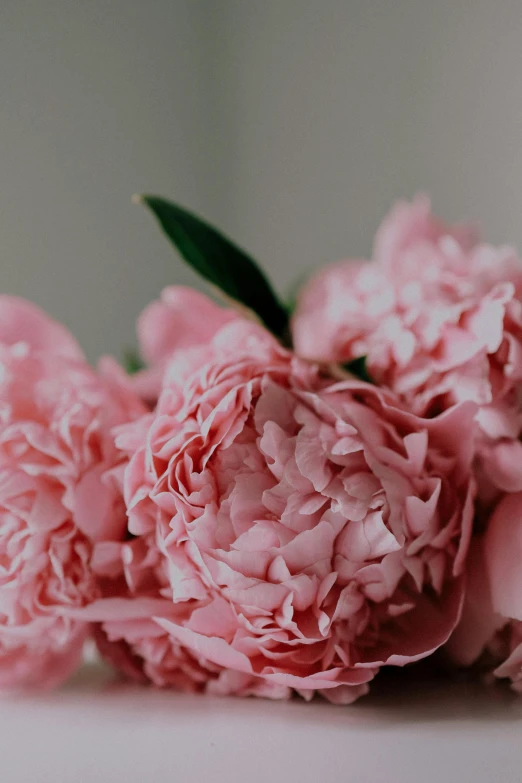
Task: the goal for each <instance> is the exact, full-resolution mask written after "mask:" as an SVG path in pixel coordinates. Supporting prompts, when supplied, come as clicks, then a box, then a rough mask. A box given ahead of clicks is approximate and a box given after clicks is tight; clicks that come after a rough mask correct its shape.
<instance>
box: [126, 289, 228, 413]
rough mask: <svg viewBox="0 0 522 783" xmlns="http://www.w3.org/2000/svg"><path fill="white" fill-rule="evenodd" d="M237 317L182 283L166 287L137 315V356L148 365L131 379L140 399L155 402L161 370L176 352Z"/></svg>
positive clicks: (209, 337) (204, 339) (199, 342)
mask: <svg viewBox="0 0 522 783" xmlns="http://www.w3.org/2000/svg"><path fill="white" fill-rule="evenodd" d="M237 317H238V316H237V314H236V313H235V312H234V311H232V310H227V309H224V308H222V307H218V305H216V304H214V302H212V301H211V300H210V299H209V298H208V297H206V296H204V295H203V294H200V293H199V292H198V291H194V290H193V289H192V288H186V287H185V286H169V287H168V288H165V289H164V290H163V291H162V293H161V298H160V299H158V300H156V301H154V302H151V303H150V304H149V305H148V306H147V307H146V308H145V310H143V312H142V313H141V315H140V316H139V318H138V326H137V331H138V344H139V349H140V355H141V357H142V358H143V360H144V362H145V363H146V365H147V368H146V369H145V370H141V371H140V372H138V373H137V374H136V375H135V376H134V377H133V379H132V381H133V385H134V387H135V389H136V391H137V392H138V393H139V394H140V395H141V396H142V397H143V399H145V400H147V401H149V402H151V403H152V404H154V405H155V404H156V401H157V399H158V396H159V393H160V389H161V382H162V377H163V373H164V371H165V367H166V366H167V364H168V361H169V359H170V358H171V356H172V355H173V353H174V352H175V351H179V350H181V349H184V348H191V347H193V346H195V345H201V344H204V343H205V342H207V341H209V340H211V339H212V337H213V336H214V334H215V333H216V332H217V331H218V329H220V328H221V327H222V326H224V325H225V324H226V323H228V322H229V321H232V320H234V319H236V318H237Z"/></svg>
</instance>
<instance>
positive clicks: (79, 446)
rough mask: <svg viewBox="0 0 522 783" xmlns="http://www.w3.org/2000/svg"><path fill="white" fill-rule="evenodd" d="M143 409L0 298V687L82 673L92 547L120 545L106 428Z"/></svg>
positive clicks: (117, 464) (115, 466) (36, 320)
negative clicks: (82, 611) (79, 611)
mask: <svg viewBox="0 0 522 783" xmlns="http://www.w3.org/2000/svg"><path fill="white" fill-rule="evenodd" d="M143 410H144V409H143V407H142V405H141V403H139V401H138V400H137V399H136V398H134V396H132V395H129V393H128V392H127V391H125V390H124V388H123V386H122V385H120V383H119V381H118V380H117V379H116V378H114V377H112V376H111V377H107V378H100V377H98V376H97V375H96V374H95V373H94V372H93V371H92V370H91V369H90V368H89V367H88V366H87V364H86V363H85V361H84V359H83V358H82V355H81V351H80V349H79V348H78V346H77V344H76V342H75V341H74V340H73V338H72V337H71V336H70V335H69V334H68V333H67V331H66V330H65V329H64V328H63V327H62V326H60V325H59V324H56V323H55V322H54V321H52V320H51V319H50V318H48V316H46V315H45V314H44V313H42V312H41V311H40V310H38V309H37V308H35V307H33V306H32V305H30V304H29V303H27V302H24V301H22V300H19V299H15V298H14V297H0V687H3V688H23V687H29V686H44V687H49V686H52V685H54V684H56V683H58V682H60V681H61V680H63V679H65V678H66V677H67V675H68V674H69V673H70V672H71V671H72V670H73V669H74V668H75V667H76V665H77V664H78V662H79V660H80V657H81V651H82V645H83V640H84V638H85V635H86V630H87V625H86V623H85V622H83V621H78V620H75V619H71V618H70V617H68V616H66V613H67V611H68V610H69V609H71V608H75V607H80V606H83V605H86V604H87V603H89V602H91V601H92V600H93V599H94V598H96V596H97V595H98V588H97V585H96V581H95V579H94V577H93V574H92V572H91V569H90V565H89V561H90V557H91V550H92V543H93V541H98V540H102V539H104V538H106V537H117V536H122V535H123V534H124V533H125V527H126V517H125V506H124V503H123V499H122V496H121V491H120V488H119V482H118V479H117V475H118V472H120V471H121V470H122V469H123V466H122V457H121V454H120V453H119V452H118V450H117V449H116V447H115V445H114V441H113V439H112V437H111V428H112V427H113V426H115V425H120V424H122V423H124V422H126V421H129V420H130V419H131V418H133V417H136V416H138V415H142V413H143Z"/></svg>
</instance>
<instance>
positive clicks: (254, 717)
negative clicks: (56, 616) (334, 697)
mask: <svg viewBox="0 0 522 783" xmlns="http://www.w3.org/2000/svg"><path fill="white" fill-rule="evenodd" d="M403 688H404V686H403V685H400V684H395V685H394V686H393V687H388V688H387V689H386V692H381V693H380V694H374V695H373V696H370V697H369V698H367V699H366V700H361V701H360V702H359V703H358V704H357V705H355V706H352V707H335V706H332V705H328V704H326V703H322V702H317V703H313V704H306V703H304V702H300V701H295V702H290V703H284V702H283V703H281V702H268V701H262V700H254V699H248V700H239V699H215V698H207V697H196V696H188V695H182V694H176V693H170V692H169V693H166V692H158V691H152V690H145V689H136V688H131V687H128V686H126V687H122V686H115V685H111V684H110V680H109V679H108V676H107V674H105V673H104V672H103V671H101V670H100V669H97V668H95V667H92V668H91V669H86V670H84V672H83V673H82V674H81V675H80V676H79V677H78V678H77V680H76V682H75V683H72V684H71V685H70V686H69V687H68V688H66V689H65V690H63V691H62V692H60V693H55V694H52V695H48V696H45V697H40V698H34V697H33V698H24V699H9V700H5V701H3V702H2V703H0V763H1V776H2V780H3V781H4V780H5V781H6V783H18V782H20V783H33V781H34V783H91V781H92V783H95V782H96V783H98V782H99V783H138V782H139V783H163V782H164V781H165V782H166V781H169V783H178V782H179V783H205V781H209V783H236V782H237V783H261V781H262V782H263V783H272V782H273V783H293V782H294V781H296V782H297V781H298V782H299V783H316V781H321V783H330V782H334V783H336V782H337V781H343V782H344V781H346V782H347V783H379V782H380V781H384V782H385V783H432V782H433V783H434V782H435V781H437V782H438V781H441V783H493V781H502V783H515V782H516V783H520V780H521V779H522V742H521V731H522V700H517V699H516V698H515V697H512V696H511V694H509V693H508V692H507V691H505V690H503V689H496V690H492V691H488V690H484V689H482V688H479V687H470V686H467V685H464V684H458V685H455V684H452V685H447V686H444V688H443V689H442V690H441V689H437V687H436V686H435V685H434V684H433V683H431V684H423V685H421V684H420V683H419V684H417V685H415V684H412V683H410V690H409V691H408V692H407V693H404V692H401V691H402V690H403Z"/></svg>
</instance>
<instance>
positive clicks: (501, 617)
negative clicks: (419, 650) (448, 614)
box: [448, 493, 522, 693]
mask: <svg viewBox="0 0 522 783" xmlns="http://www.w3.org/2000/svg"><path fill="white" fill-rule="evenodd" d="M521 509H522V493H517V494H512V495H506V496H505V497H504V498H503V499H502V500H501V502H500V503H499V504H498V506H497V507H496V509H495V511H494V513H493V515H492V517H491V519H490V522H489V525H488V527H487V530H486V532H485V534H483V535H481V536H479V537H478V538H477V539H476V541H475V542H474V543H473V547H472V553H473V557H471V558H470V560H469V564H468V589H467V595H466V601H465V604H464V611H463V615H462V618H461V621H460V623H459V625H458V627H457V629H456V631H455V633H454V635H453V637H452V638H451V639H450V642H449V644H448V653H449V655H450V658H451V659H452V660H453V661H454V662H455V663H457V664H458V665H461V666H469V665H471V664H473V663H475V662H476V661H481V662H482V663H483V665H484V666H486V667H487V668H488V669H491V670H493V674H494V675H495V676H496V677H498V678H508V679H510V680H511V683H512V687H513V689H514V690H516V691H517V692H519V693H522V573H521V568H520V563H521V562H522V515H521Z"/></svg>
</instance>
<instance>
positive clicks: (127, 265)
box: [0, 0, 522, 359]
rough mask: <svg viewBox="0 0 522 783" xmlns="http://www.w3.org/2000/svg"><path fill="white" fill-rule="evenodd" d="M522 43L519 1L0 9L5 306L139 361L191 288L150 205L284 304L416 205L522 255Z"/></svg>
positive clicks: (0, 263)
mask: <svg viewBox="0 0 522 783" xmlns="http://www.w3.org/2000/svg"><path fill="white" fill-rule="evenodd" d="M521 41H522V3H520V2H519V0H512V1H509V0H496V1H495V2H494V3H493V2H491V0H438V2H437V3H434V2H428V0H394V2H389V0H263V2H255V1H254V0H111V2H107V1H106V0H88V2H81V0H72V1H71V0H0V140H1V146H0V237H1V240H0V241H1V255H0V290H1V291H3V292H8V293H14V294H19V295H22V296H25V297H28V298H30V299H33V300H34V301H35V302H37V303H38V304H40V305H41V306H42V307H44V308H46V309H47V310H48V311H49V312H51V313H52V314H53V315H54V316H55V317H56V318H58V319H60V320H62V321H64V322H65V323H66V324H67V325H68V326H69V327H70V328H71V329H72V330H73V331H74V332H75V334H76V335H77V336H78V338H79V340H80V341H81V342H82V344H83V346H84V347H85V349H86V351H87V353H88V355H89V357H90V358H91V359H95V358H96V357H97V356H98V355H99V354H100V353H102V352H113V353H121V351H122V349H124V348H125V347H129V346H131V345H132V344H133V343H134V322H135V318H136V316H137V314H138V312H139V311H140V310H141V308H142V307H143V306H144V305H145V304H146V303H147V302H148V301H150V300H151V299H152V298H153V297H155V296H157V294H158V293H159V291H160V289H161V288H162V287H163V286H165V285H167V284H169V283H174V282H183V283H190V284H194V283H195V282H196V281H195V278H194V277H193V276H192V274H191V272H190V271H189V270H187V269H186V268H185V267H184V266H183V265H182V263H181V262H180V261H179V260H178V259H177V258H176V256H175V255H174V253H173V251H172V250H171V249H170V248H169V246H168V244H167V243H166V241H165V240H164V239H163V237H162V236H161V235H160V233H159V231H158V230H157V228H156V226H155V225H154V224H153V221H152V218H151V217H150V216H149V215H148V214H146V213H145V211H144V210H143V209H140V207H137V206H133V205H132V204H131V196H132V194H133V193H135V192H140V191H146V192H155V193H160V194H163V195H166V196H169V197H171V198H173V199H175V200H177V201H179V202H181V203H182V204H184V205H186V206H188V207H191V208H193V209H195V210H197V211H199V212H201V213H202V214H203V215H205V216H206V217H207V218H208V219H210V220H212V221H214V222H216V223H218V224H219V225H220V226H221V227H222V228H223V229H224V230H225V231H226V232H228V233H229V234H231V235H232V237H234V238H235V239H236V240H238V241H239V242H240V243H241V244H243V245H244V246H245V247H246V248H248V249H249V250H250V251H251V252H252V253H253V254H254V255H255V257H257V258H258V259H259V260H260V261H261V262H262V263H263V264H264V266H265V268H266V269H267V270H268V271H269V273H270V274H271V275H272V277H273V279H274V281H275V283H276V285H277V286H278V288H279V289H280V290H282V291H285V290H287V289H288V288H289V287H290V284H291V282H292V281H293V280H294V279H295V278H298V277H300V276H301V275H303V274H304V273H305V272H307V271H309V270H310V269H311V268H313V267H314V266H316V265H317V264H321V263H324V262H328V261H333V260H336V259H338V258H340V257H343V256H349V255H352V256H358V255H368V254H369V253H370V249H371V242H372V237H373V234H374V232H375V229H376V228H377V225H378V223H379V221H380V220H381V218H382V217H383V215H384V214H385V212H386V211H387V210H388V208H389V207H390V205H391V203H392V202H393V201H394V200H395V199H397V198H399V197H403V198H404V197H406V198H410V197H411V196H413V195H414V194H415V192H417V191H419V190H424V191H427V192H428V193H430V194H431V196H432V199H433V203H434V207H435V210H436V211H437V212H438V213H439V214H441V215H442V216H444V217H446V218H451V219H455V220H458V219H464V218H472V219H474V220H476V221H477V222H480V223H481V224H482V225H483V229H484V234H485V235H486V236H487V238H488V239H490V240H491V241H493V242H504V241H509V242H513V243H515V244H517V245H518V246H519V247H520V248H522V220H521V214H522V100H521V97H520V81H521V76H522V46H521ZM198 285H199V284H198Z"/></svg>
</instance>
